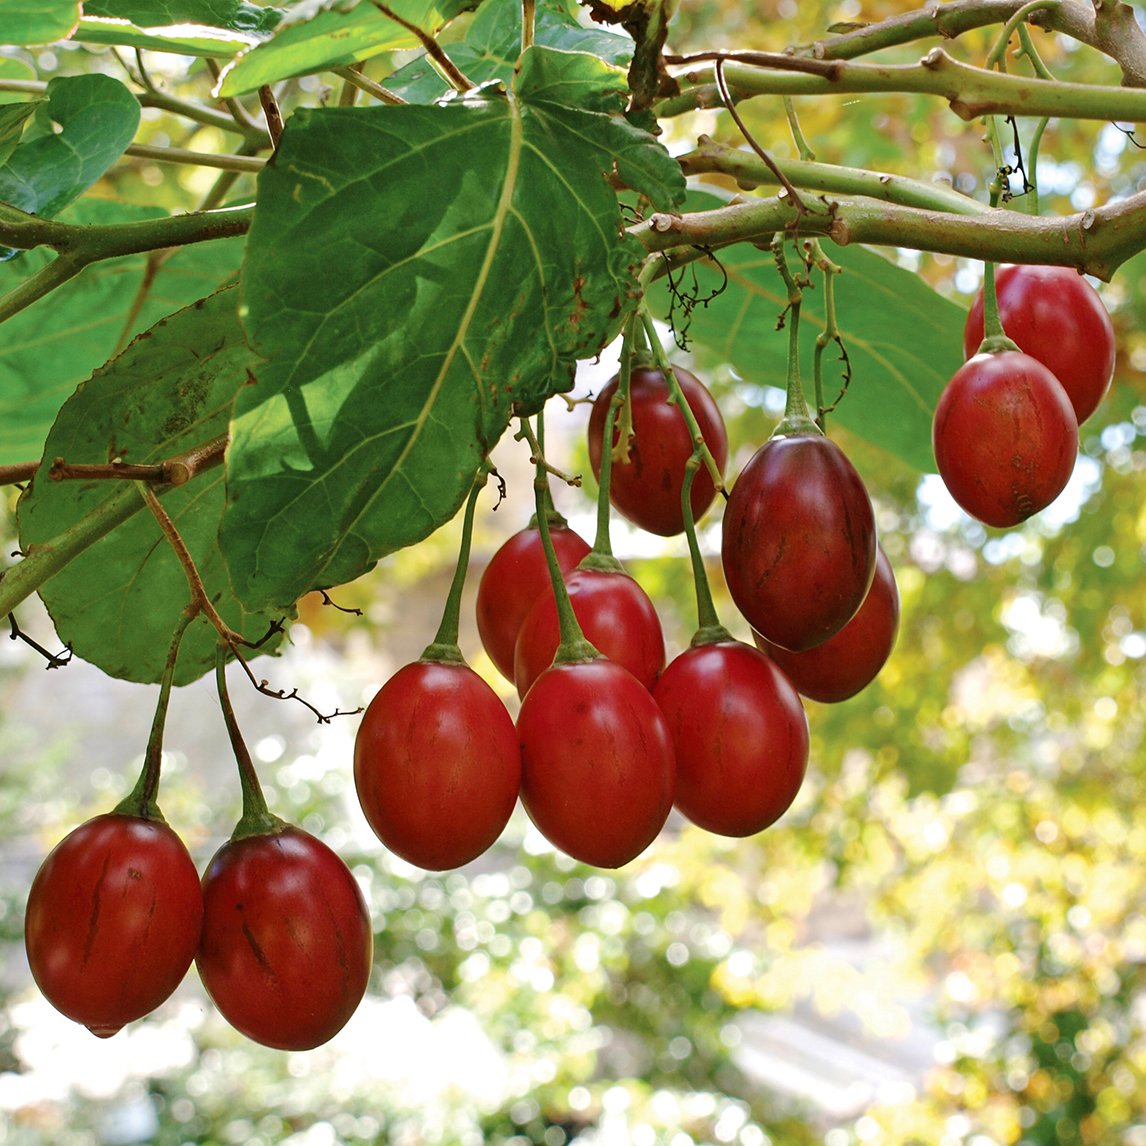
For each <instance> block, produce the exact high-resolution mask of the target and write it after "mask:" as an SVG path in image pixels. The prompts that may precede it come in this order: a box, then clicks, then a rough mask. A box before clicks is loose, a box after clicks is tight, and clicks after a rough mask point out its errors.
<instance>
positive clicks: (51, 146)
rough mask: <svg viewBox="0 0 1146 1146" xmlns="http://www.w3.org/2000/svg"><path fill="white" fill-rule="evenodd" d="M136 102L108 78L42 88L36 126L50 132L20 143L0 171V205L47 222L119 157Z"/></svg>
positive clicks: (60, 80) (133, 123)
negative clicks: (55, 128)
mask: <svg viewBox="0 0 1146 1146" xmlns="http://www.w3.org/2000/svg"><path fill="white" fill-rule="evenodd" d="M139 115H140V109H139V101H138V100H136V98H135V97H134V96H133V95H132V94H131V92H129V91H128V90H127V88H126V87H124V85H123V84H121V83H120V82H119V80H115V79H112V78H111V76H104V75H91V76H62V77H57V78H56V79H54V80H51V81H50V82H49V83H48V99H47V102H46V103H45V104H42V105H41V106H40V110H39V114H38V115H37V121H40V120H42V119H43V118H45V117H47V118H48V119H50V120H51V121H52V122H53V123H55V124H58V125H59V126H60V128H61V130H60V131H59V133H55V132H53V131H52V130H51V128H50V127H48V129H47V130H46V131H45V132H44V133H43V134H41V135H40V136H39V137H38V138H34V139H27V140H25V141H24V142H23V143H21V144H20V145H19V146H18V147H17V148H16V149H15V150H14V151H13V152H12V154H11V156H10V157H9V158H8V162H7V163H5V164H4V166H3V167H0V199H3V200H4V201H5V202H7V203H11V204H12V205H13V206H14V207H19V208H20V209H21V210H23V211H28V212H30V213H32V214H34V215H42V216H46V217H50V216H52V215H56V214H58V213H59V212H60V211H61V210H63V208H64V207H66V206H67V205H68V204H69V203H71V202H72V201H73V200H74V199H78V198H79V197H80V196H81V195H82V194H83V193H84V192H85V191H86V190H87V189H88V188H89V187H90V186H91V185H92V184H93V183H94V182H95V181H96V180H97V179H99V178H100V176H101V175H103V174H104V172H106V171H107V170H108V168H110V167H111V166H112V164H114V163H115V162H116V160H117V159H119V157H120V156H121V155H122V154H123V152H124V150H125V149H126V147H127V146H128V144H129V143H131V140H132V138H133V136H134V135H135V130H136V128H137V127H138V126H139Z"/></svg>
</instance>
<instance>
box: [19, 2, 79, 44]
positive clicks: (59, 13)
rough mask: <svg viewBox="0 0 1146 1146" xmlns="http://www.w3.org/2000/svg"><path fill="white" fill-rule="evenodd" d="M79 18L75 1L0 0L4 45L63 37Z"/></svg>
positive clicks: (49, 41)
mask: <svg viewBox="0 0 1146 1146" xmlns="http://www.w3.org/2000/svg"><path fill="white" fill-rule="evenodd" d="M79 18H80V5H79V3H78V0H0V28H3V29H4V32H3V35H4V43H6V44H50V43H52V42H53V41H55V40H63V39H65V38H66V37H67V35H68V33H69V32H70V31H71V30H72V29H73V28H74V27H75V26H76V21H77V20H79Z"/></svg>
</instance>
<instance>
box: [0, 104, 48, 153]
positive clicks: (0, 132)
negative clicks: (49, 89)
mask: <svg viewBox="0 0 1146 1146" xmlns="http://www.w3.org/2000/svg"><path fill="white" fill-rule="evenodd" d="M41 103H43V100H31V101H29V102H28V103H6V104H0V164H3V163H6V162H7V161H8V156H10V155H11V154H12V152H13V151H15V150H16V145H17V144H18V143H19V142H20V136H21V135H23V134H24V124H25V123H27V122H28V120H29V119H30V118H31V117H32V115H33V114H34V113H35V111H36V108H37V107H38V106H39V105H40V104H41Z"/></svg>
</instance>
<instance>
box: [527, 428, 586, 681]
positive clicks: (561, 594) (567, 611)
mask: <svg viewBox="0 0 1146 1146" xmlns="http://www.w3.org/2000/svg"><path fill="white" fill-rule="evenodd" d="M521 433H522V436H523V437H524V438H525V440H526V441H527V442H528V443H529V447H530V449H531V450H532V451H533V464H534V466H535V467H536V476H535V477H534V479H533V489H534V495H535V497H536V499H537V530H538V532H539V533H540V534H541V547H542V549H543V550H544V551H545V563H546V565H547V566H548V568H549V580H550V582H551V583H552V585H553V596H554V599H555V600H556V603H557V625H558V631H559V632H560V634H561V640H560V642H559V643H558V645H557V653H556V654H555V656H554V658H553V663H554V664H566V663H569V662H571V661H587V660H595V659H596V658H598V657H600V656H601V653H600V652H599V651H598V649H597V648H596V646H595V645H593V644H592V643H591V642H590V641H588V640H586V639H585V634H584V632H582V630H581V624H580V622H579V621H578V620H577V615H576V614H575V613H574V612H573V603H572V601H570V600H569V591H568V590H567V589H566V588H565V578H564V577H563V576H562V575H561V566H560V565H558V563H557V554H556V552H555V551H554V549H553V538H552V536H551V535H550V532H549V521H548V519H547V518H546V516H545V501H546V498H547V497H548V491H549V477H548V474H547V471H546V468H545V458H544V457H543V455H542V453H541V447H540V445H539V444H538V441H537V436H536V435H535V434H534V432H533V427H532V426H530V424H529V419H528V418H522V419H521Z"/></svg>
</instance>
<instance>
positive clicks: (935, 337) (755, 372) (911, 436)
mask: <svg viewBox="0 0 1146 1146" xmlns="http://www.w3.org/2000/svg"><path fill="white" fill-rule="evenodd" d="M720 202H721V200H718V199H716V198H715V197H713V196H709V195H703V194H697V195H690V197H689V206H690V209H694V210H695V209H703V207H705V206H716V205H717V204H719V203H720ZM825 253H826V254H827V255H828V257H829V258H831V259H832V260H834V261H835V262H836V263H838V264H839V265H840V266H841V267H843V273H842V274H841V275H838V276H836V279H835V290H836V311H837V316H836V317H837V321H838V323H839V326H840V329H841V332H842V335H843V338H844V343H845V345H846V347H847V353H848V358H849V360H850V363H851V372H852V379H851V384H850V386H849V387H848V392H847V394H846V395H845V396H844V398H843V400H842V401H841V402H840V405H839V408H838V409H837V410H836V412H835V413H833V414H832V415H831V420H832V421H834V422H838V423H839V424H840V425H842V426H845V427H846V428H847V429H848V430H850V431H852V432H853V433H855V434H858V435H859V436H860V437H862V438H864V439H866V440H867V441H869V442H871V443H872V444H873V445H876V446H879V447H881V448H882V449H885V450H887V451H888V452H889V453H891V454H894V455H895V456H897V457H899V458H901V459H902V460H903V461H905V462H907V463H908V464H909V465H911V466H913V467H915V468H916V469H917V470H920V471H922V472H928V471H931V470H933V469H934V468H935V465H934V460H933V458H932V455H931V416H932V413H933V411H934V409H935V403H936V402H937V401H938V398H939V394H940V393H941V391H942V390H943V387H944V386H945V385H946V384H947V380H948V379H949V378H950V377H951V375H952V374H953V373H954V372H955V371H956V370H957V369H958V368H959V366H961V365H962V363H963V322H964V319H965V318H966V311H965V310H963V308H962V307H960V306H958V305H957V304H956V303H953V302H951V301H950V300H948V299H945V298H943V297H942V296H941V295H939V294H937V293H936V292H935V291H934V290H932V289H931V287H929V286H928V285H927V283H926V282H925V281H924V280H923V279H921V278H919V276H918V275H914V274H912V273H911V272H910V271H908V270H905V269H904V268H902V267H899V266H896V265H895V264H894V263H892V262H891V261H890V260H888V259H887V258H885V257H884V256H883V255H880V254H877V253H876V252H875V251H873V250H868V249H865V248H863V247H836V246H834V245H832V244H830V243H825ZM719 260H720V265H721V266H722V267H723V268H724V271H725V272H726V273H727V275H728V283H727V287H726V289H725V290H724V291H723V293H722V294H720V295H719V296H718V297H717V298H715V299H713V300H712V301H711V302H710V303H709V304H708V305H707V306H703V307H697V308H696V309H695V310H694V311H693V314H692V319H691V325H690V326H689V329H688V335H689V337H690V339H691V340H693V342H694V343H695V346H694V350H695V352H696V354H697V357H698V358H699V359H700V360H701V362H702V363H705V364H707V365H709V366H714V365H717V364H719V363H729V364H731V365H732V366H733V367H734V368H735V370H736V371H737V373H738V374H740V375H741V377H743V378H744V380H745V381H746V382H747V383H748V384H752V383H759V384H760V385H768V386H778V387H781V388H783V386H784V380H785V377H786V370H787V355H788V331H787V329H786V328H785V329H784V330H777V329H776V321H777V318H778V317H779V315H780V313H781V311H783V310H784V308H785V305H786V302H787V297H786V293H785V290H784V284H783V282H782V281H781V279H780V276H779V273H778V272H777V270H776V264H775V260H774V259H773V257H772V255H771V253H770V252H769V251H767V250H759V249H757V248H756V247H752V246H749V245H747V244H743V245H741V246H736V247H731V248H728V249H726V250H722V251H720V252H719ZM689 273H691V272H689ZM696 274H697V278H698V280H699V281H698V286H699V293H700V295H701V296H702V297H703V296H704V295H707V294H708V293H710V292H711V291H713V290H715V289H716V288H717V287H719V285H720V284H721V282H722V277H723V276H722V275H721V273H720V272H719V271H717V270H715V269H714V268H713V267H712V266H711V265H707V264H697V266H696ZM814 281H815V283H816V285H815V287H814V289H809V290H805V291H804V300H803V305H802V307H801V310H802V315H801V326H800V333H801V344H800V345H801V352H800V356H801V364H802V367H803V370H802V374H803V377H804V380H805V389H806V391H807V393H808V397H809V400H810V399H811V378H812V373H811V372H812V353H813V349H814V344H815V340H816V336H817V335H818V334H819V332H820V330H822V329H823V317H824V291H823V287H822V285H821V283H820V279H819V276H818V274H817V275H816V276H814ZM658 289H659V290H660V291H661V292H664V290H665V287H664V285H663V284H662V285H661V286H660V287H659V288H658ZM659 306H660V308H661V312H662V313H664V314H667V313H668V309H669V301H668V299H667V296H666V295H665V294H664V293H662V294H661V296H660V303H659ZM837 355H838V352H837V351H836V350H835V349H834V348H829V349H827V350H826V351H825V353H824V376H825V379H824V380H825V390H826V394H825V397H826V399H827V401H829V402H830V401H831V400H832V399H833V398H834V397H835V396H836V393H837V392H838V390H839V381H840V373H839V371H840V364H839V362H837Z"/></svg>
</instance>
